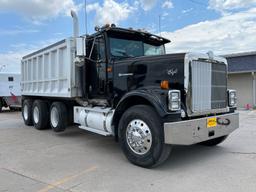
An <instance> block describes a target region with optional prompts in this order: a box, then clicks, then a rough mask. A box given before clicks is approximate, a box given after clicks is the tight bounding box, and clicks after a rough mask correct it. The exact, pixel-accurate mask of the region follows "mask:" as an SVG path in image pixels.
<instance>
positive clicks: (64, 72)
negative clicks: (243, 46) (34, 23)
mask: <svg viewBox="0 0 256 192" xmlns="http://www.w3.org/2000/svg"><path fill="white" fill-rule="evenodd" d="M71 15H72V17H73V31H74V34H73V36H72V37H70V38H67V39H64V40H62V41H59V42H57V43H55V44H53V45H50V46H48V47H45V48H43V49H41V50H38V51H36V52H34V53H31V54H29V55H26V56H24V57H23V58H22V62H21V69H22V80H21V87H22V88H21V89H22V116H23V119H24V122H25V124H26V125H28V126H31V125H33V126H34V127H35V128H36V129H38V130H42V129H47V128H49V127H51V128H52V130H53V131H55V132H62V131H64V130H65V129H66V127H67V126H69V125H72V124H75V125H77V126H78V127H79V128H81V129H84V130H86V131H90V132H93V133H96V134H99V135H102V136H113V138H114V139H115V140H116V141H117V142H119V143H120V146H121V149H122V151H123V153H124V154H125V156H126V157H127V159H128V160H129V161H130V162H131V163H133V164H135V165H138V166H141V167H147V168H150V167H155V166H157V165H160V164H161V163H163V162H164V161H165V160H166V159H167V158H168V157H169V154H170V153H171V150H172V147H173V146H174V145H193V144H202V145H207V146H215V145H217V144H219V143H221V142H223V141H224V140H225V139H226V138H227V136H228V135H229V134H231V133H232V132H233V131H234V130H235V129H237V128H238V127H239V116H238V113H237V112H236V102H237V98H236V91H235V90H228V89H227V69H228V65H227V60H226V59H225V58H222V57H218V56H215V55H214V54H213V53H212V52H208V53H205V54H202V53H192V52H189V53H178V54H166V50H165V44H167V43H169V42H170V41H169V40H168V39H166V38H164V37H161V36H158V35H155V34H152V33H149V32H146V31H144V30H135V29H132V28H129V29H125V28H120V27H117V26H116V25H114V24H111V25H105V26H103V27H95V33H94V34H91V35H81V36H79V27H78V26H79V25H78V18H77V15H76V13H75V12H73V11H72V12H71Z"/></svg>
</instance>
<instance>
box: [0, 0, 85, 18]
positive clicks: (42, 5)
mask: <svg viewBox="0 0 256 192" xmlns="http://www.w3.org/2000/svg"><path fill="white" fill-rule="evenodd" d="M79 7H81V5H76V4H75V3H74V1H73V0H22V1H21V0H11V1H8V0H0V12H7V11H8V12H10V11H13V12H17V13H19V14H22V15H24V16H25V17H27V18H29V19H30V20H32V21H35V22H37V21H41V20H46V19H49V18H52V17H56V16H59V15H67V14H69V13H70V10H71V9H74V10H78V9H79Z"/></svg>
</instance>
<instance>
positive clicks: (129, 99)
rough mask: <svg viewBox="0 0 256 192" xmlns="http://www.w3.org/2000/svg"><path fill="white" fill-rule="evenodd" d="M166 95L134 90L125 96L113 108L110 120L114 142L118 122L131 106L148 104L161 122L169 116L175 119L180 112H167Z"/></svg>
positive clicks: (155, 91)
mask: <svg viewBox="0 0 256 192" xmlns="http://www.w3.org/2000/svg"><path fill="white" fill-rule="evenodd" d="M167 95H168V92H167V91H166V90H161V89H143V90H134V91H131V92H129V93H127V94H125V95H124V96H123V97H122V99H121V100H120V101H119V102H118V104H117V106H116V107H115V113H114V115H113V120H112V125H113V128H114V130H113V132H114V133H115V138H116V141H118V135H119V133H118V124H119V120H120V118H121V116H122V115H123V113H124V112H125V111H126V109H127V108H129V107H131V106H134V105H140V104H144V105H145V104H148V105H150V106H152V107H153V108H154V109H155V110H156V112H157V114H158V115H159V116H160V118H162V119H163V121H165V120H166V117H167V118H168V117H170V116H171V119H177V117H176V116H180V112H168V111H167Z"/></svg>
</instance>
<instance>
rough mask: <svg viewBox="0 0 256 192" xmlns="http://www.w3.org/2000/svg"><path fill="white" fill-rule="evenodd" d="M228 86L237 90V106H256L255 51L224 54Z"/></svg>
mask: <svg viewBox="0 0 256 192" xmlns="http://www.w3.org/2000/svg"><path fill="white" fill-rule="evenodd" d="M225 57H226V58H227V60H228V72H229V73H228V88H229V89H235V90H237V97H238V108H252V107H255V106H256V51H255V52H247V53H239V54H231V55H225Z"/></svg>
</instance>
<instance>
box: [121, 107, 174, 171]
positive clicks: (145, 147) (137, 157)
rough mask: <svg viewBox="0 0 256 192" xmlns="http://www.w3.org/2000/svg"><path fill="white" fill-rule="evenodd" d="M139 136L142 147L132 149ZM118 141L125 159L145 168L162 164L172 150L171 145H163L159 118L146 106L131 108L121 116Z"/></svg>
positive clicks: (161, 126) (162, 132)
mask: <svg viewBox="0 0 256 192" xmlns="http://www.w3.org/2000/svg"><path fill="white" fill-rule="evenodd" d="M136 129H137V130H136ZM138 135H139V136H138ZM150 135H151V136H150ZM141 136H142V138H143V137H144V138H143V139H142V140H144V141H143V142H142V145H141V146H140V147H138V148H136V147H135V148H134V147H133V146H132V145H133V144H134V143H133V141H135V142H136V140H137V139H138V138H139V139H141ZM119 141H120V143H121V148H122V150H123V152H124V154H125V156H126V157H127V159H128V160H129V161H130V162H131V163H133V164H135V165H137V166H140V167H145V168H150V167H156V166H158V165H160V164H162V163H163V162H164V161H165V160H167V159H168V157H169V155H170V152H171V149H172V147H171V145H166V144H165V143H164V131H163V125H162V123H161V120H160V117H159V116H158V114H157V113H156V112H155V111H154V109H153V108H152V107H150V106H147V105H137V106H133V107H131V108H129V109H128V110H127V111H126V112H125V113H124V114H123V116H122V117H121V119H120V122H119ZM138 143H139V142H138ZM138 143H137V144H138ZM140 144H141V143H140Z"/></svg>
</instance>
